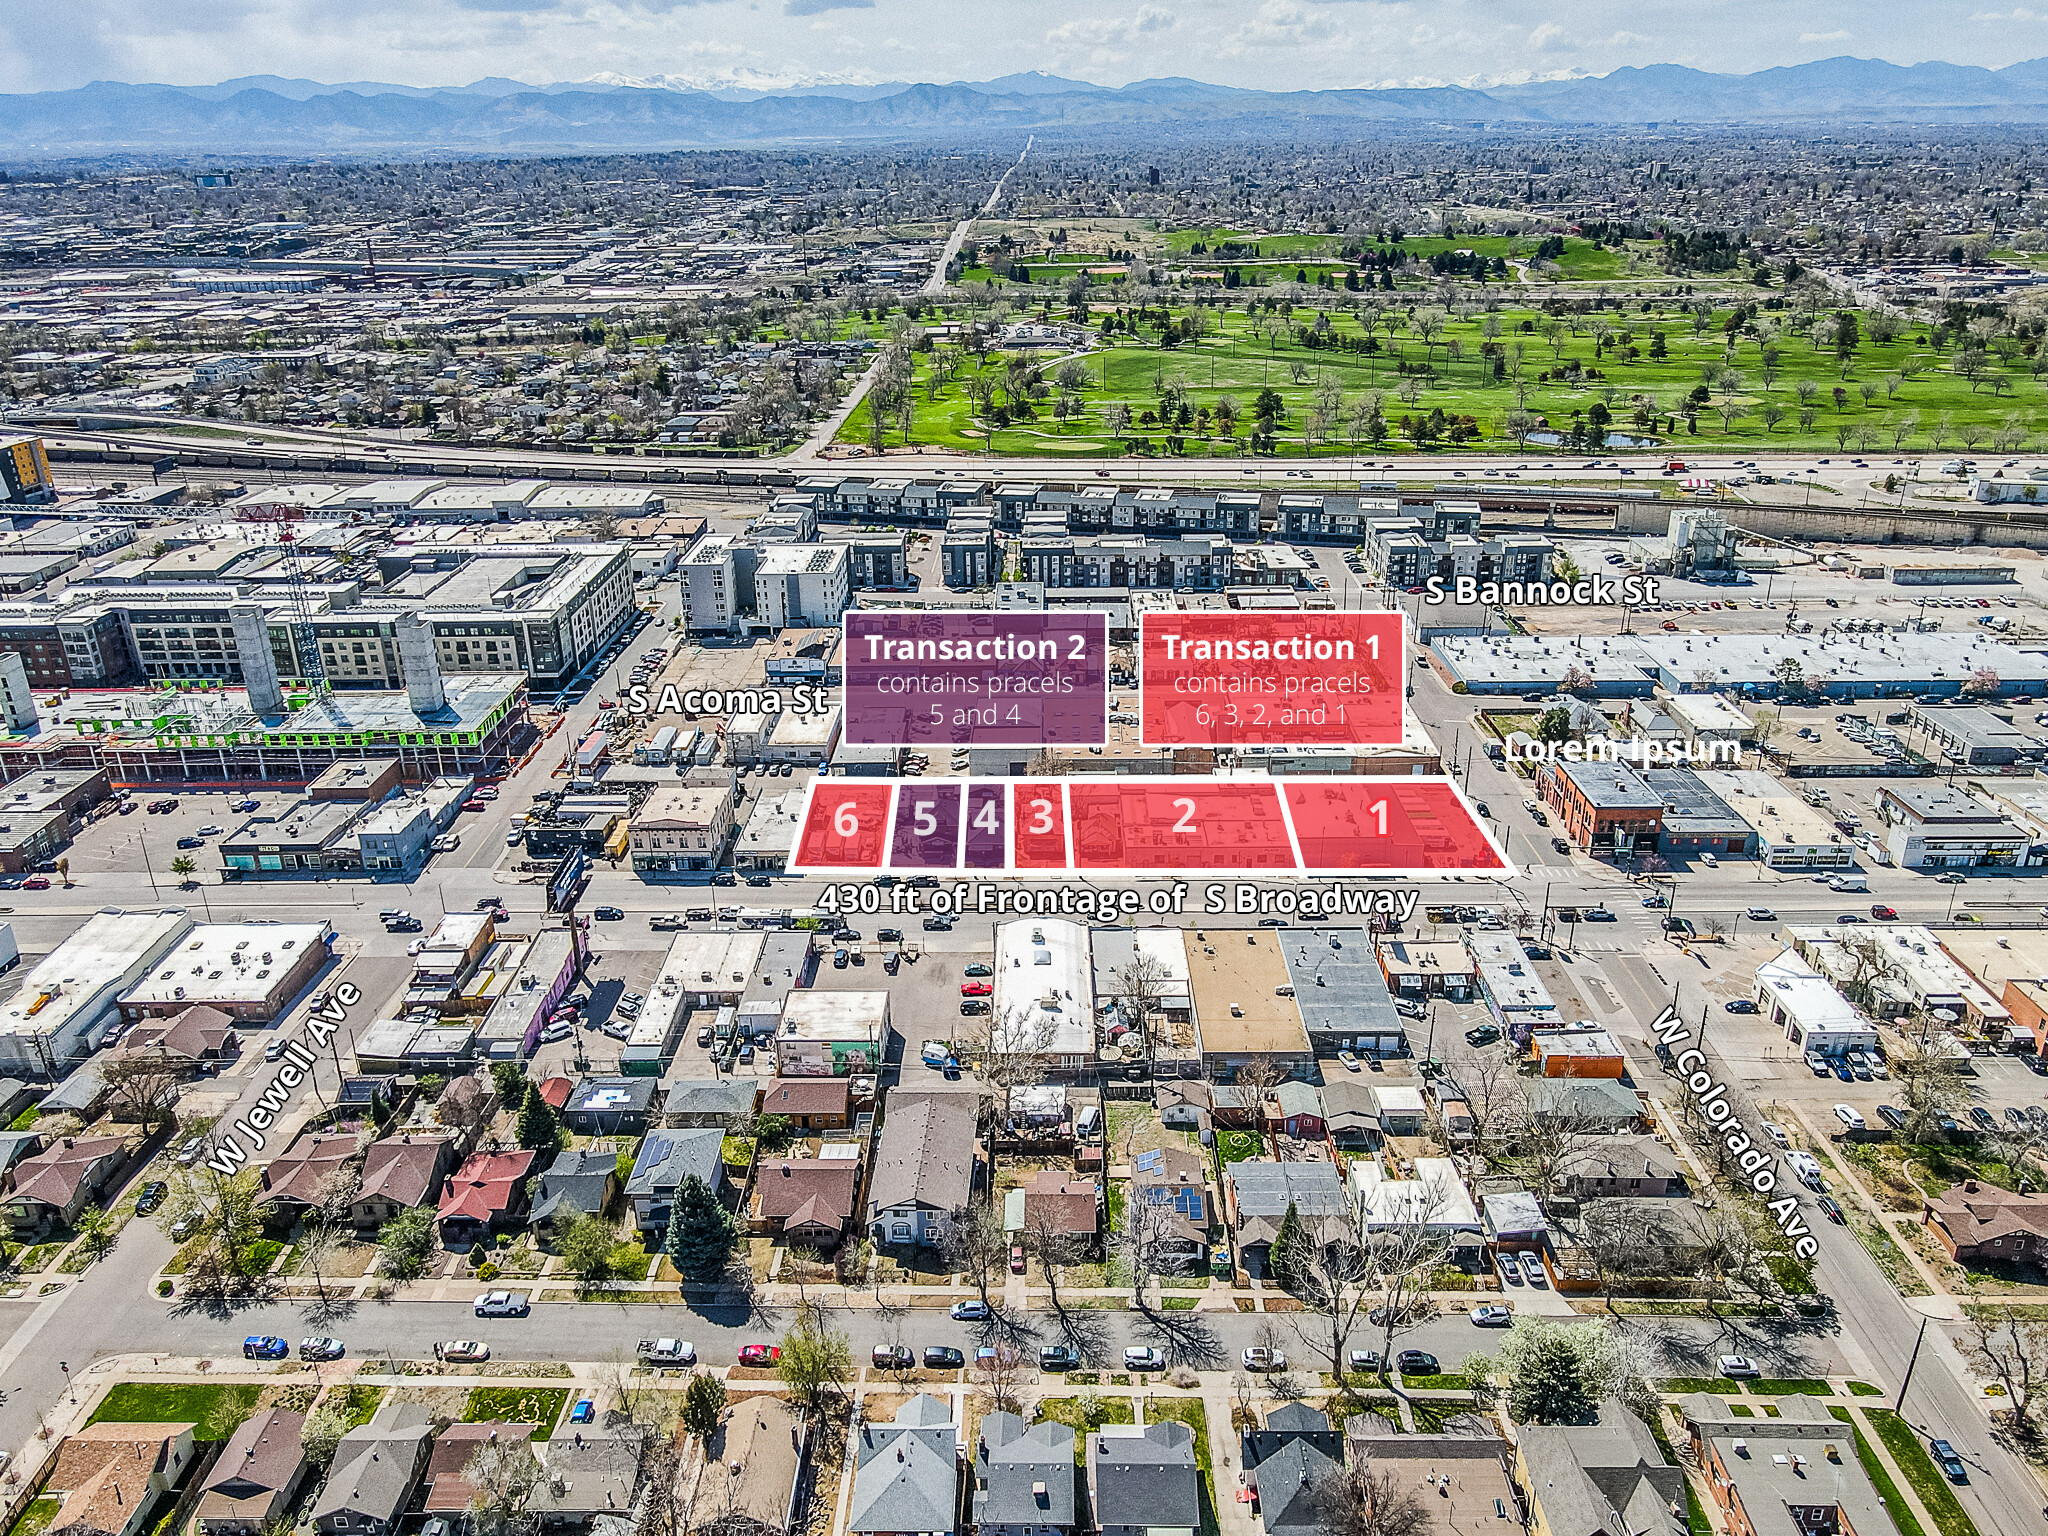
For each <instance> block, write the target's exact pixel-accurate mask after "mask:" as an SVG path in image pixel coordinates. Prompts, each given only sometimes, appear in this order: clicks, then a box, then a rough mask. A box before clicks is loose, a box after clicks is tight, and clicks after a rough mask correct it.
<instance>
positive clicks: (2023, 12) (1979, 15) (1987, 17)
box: [1970, 5, 2041, 21]
mask: <svg viewBox="0 0 2048 1536" xmlns="http://www.w3.org/2000/svg"><path fill="white" fill-rule="evenodd" d="M2040 19H2041V13H2040V12H2039V11H2030V10H2028V9H2027V8H2026V7H2025V6H2024V5H2016V6H2014V7H2013V8H2012V9H2011V10H2009V11H1976V12H1973V13H1972V14H1971V16H1970V20H1972V21H2039V20H2040Z"/></svg>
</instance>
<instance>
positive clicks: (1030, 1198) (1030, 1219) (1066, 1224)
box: [1019, 1168, 1103, 1248]
mask: <svg viewBox="0 0 2048 1536" xmlns="http://www.w3.org/2000/svg"><path fill="white" fill-rule="evenodd" d="M1019 1193H1021V1194H1022V1195H1023V1196H1024V1230H1025V1231H1027V1232H1039V1231H1045V1230H1051V1231H1054V1232H1058V1233H1060V1234H1062V1235H1063V1236H1066V1237H1068V1238H1071V1239H1073V1240H1074V1241H1075V1242H1076V1243H1079V1244H1083V1245H1085V1246H1087V1247H1089V1248H1093V1247H1094V1246H1095V1241H1096V1238H1097V1237H1098V1235H1099V1234H1100V1233H1101V1231H1102V1213H1103V1195H1102V1186H1101V1185H1100V1184H1098V1183H1096V1182H1095V1181H1094V1180H1093V1179H1082V1178H1076V1177H1075V1176H1074V1175H1072V1174H1070V1173H1067V1172H1066V1171H1065V1170H1063V1169H1059V1168H1041V1169H1039V1170H1038V1172H1037V1173H1035V1174H1033V1175H1032V1177H1031V1179H1030V1181H1029V1182H1028V1183H1026V1184H1025V1185H1024V1187H1023V1189H1022V1190H1021V1191H1019Z"/></svg>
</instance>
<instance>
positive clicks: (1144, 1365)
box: [1124, 1345, 1166, 1371]
mask: <svg viewBox="0 0 2048 1536" xmlns="http://www.w3.org/2000/svg"><path fill="white" fill-rule="evenodd" d="M1124 1369H1125V1370H1127V1371H1163V1370H1165V1369H1166V1351H1165V1350H1163V1349H1145V1348H1142V1347H1140V1346H1137V1345H1133V1346H1132V1347H1131V1348H1129V1349H1127V1350H1125V1351H1124Z"/></svg>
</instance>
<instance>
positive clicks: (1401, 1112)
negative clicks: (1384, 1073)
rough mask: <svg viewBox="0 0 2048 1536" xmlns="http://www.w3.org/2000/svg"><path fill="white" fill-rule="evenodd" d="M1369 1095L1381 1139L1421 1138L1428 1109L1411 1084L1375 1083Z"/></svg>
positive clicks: (1417, 1090) (1426, 1122) (1420, 1094)
mask: <svg viewBox="0 0 2048 1536" xmlns="http://www.w3.org/2000/svg"><path fill="white" fill-rule="evenodd" d="M1366 1091H1367V1092H1369V1093H1370V1094H1371V1095H1372V1102H1373V1109H1374V1110H1375V1112H1377V1114H1378V1116H1379V1122H1380V1134H1381V1135H1382V1136H1420V1135H1421V1134H1422V1133H1423V1130H1424V1129H1425V1128H1426V1127H1427V1126H1428V1124H1429V1105H1428V1104H1427V1103H1426V1102H1425V1101H1424V1099H1423V1097H1422V1090H1421V1089H1420V1088H1417V1087H1416V1086H1415V1085H1414V1084H1412V1083H1374V1084H1372V1086H1371V1087H1370V1088H1368V1089H1367V1090H1366Z"/></svg>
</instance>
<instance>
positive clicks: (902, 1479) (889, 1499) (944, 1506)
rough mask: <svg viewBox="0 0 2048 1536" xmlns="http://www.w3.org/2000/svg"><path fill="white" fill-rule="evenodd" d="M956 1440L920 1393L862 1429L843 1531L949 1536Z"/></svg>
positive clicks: (956, 1504) (956, 1501)
mask: <svg viewBox="0 0 2048 1536" xmlns="http://www.w3.org/2000/svg"><path fill="white" fill-rule="evenodd" d="M969 1103H970V1106H971V1104H972V1100H971V1099H970V1101H969ZM1182 1433H1186V1431H1185V1430H1183V1431H1182ZM959 1435H960V1426H959V1425H958V1424H956V1423H954V1422H953V1410H952V1408H951V1406H950V1405H948V1404H947V1403H944V1402H942V1401H940V1400H939V1399H938V1398H936V1397H933V1396H932V1395H931V1394H930V1393H929V1392H920V1393H918V1395H917V1396H916V1397H913V1398H912V1399H911V1400H910V1401H909V1402H907V1403H905V1404H904V1405H903V1406H902V1407H901V1408H899V1409H898V1410H897V1411H896V1417H895V1418H894V1419H893V1420H892V1421H890V1422H889V1423H887V1424H863V1425H861V1428H860V1434H859V1437H858V1438H857V1440H856V1441H855V1450H856V1452H857V1456H858V1459H857V1460H856V1462H855V1469H854V1474H853V1502H852V1503H851V1505H850V1506H849V1507H848V1510H847V1519H846V1528H847V1530H849V1531H854V1532H862V1533H874V1536H950V1533H951V1532H953V1531H954V1530H956V1529H957V1528H958V1526H959V1515H960V1467H959V1458H958V1456H957V1455H956V1453H955V1451H954V1442H955V1441H956V1440H957V1439H958V1438H959Z"/></svg>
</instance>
